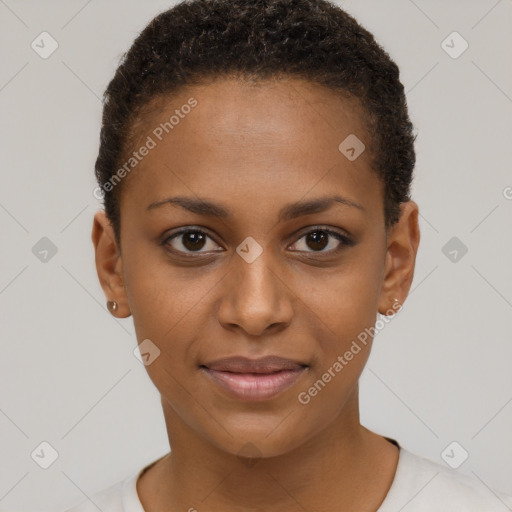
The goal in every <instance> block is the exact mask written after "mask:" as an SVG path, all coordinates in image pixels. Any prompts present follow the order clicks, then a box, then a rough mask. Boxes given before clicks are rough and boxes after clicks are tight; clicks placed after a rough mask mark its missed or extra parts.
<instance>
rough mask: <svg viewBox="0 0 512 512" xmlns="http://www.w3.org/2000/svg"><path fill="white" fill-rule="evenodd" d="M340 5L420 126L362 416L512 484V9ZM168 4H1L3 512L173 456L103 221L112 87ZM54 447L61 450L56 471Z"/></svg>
mask: <svg viewBox="0 0 512 512" xmlns="http://www.w3.org/2000/svg"><path fill="white" fill-rule="evenodd" d="M339 4H340V5H341V6H342V7H344V8H345V9H346V10H347V11H348V12H349V13H351V14H353V15H354V16H355V17H356V18H357V19H358V20H359V21H360V22H361V23H362V24H363V25H364V26H365V27H366V28H367V29H369V30H370V31H371V32H373V33H374V34H375V36H376V38H377V40H378V41H379V42H380V43H381V44H382V45H383V46H384V48H385V49H386V50H387V51H388V52H389V53H390V55H391V57H392V58H393V59H394V60H395V61H396V62H397V64H398V65H399V67H400V69H401V79H402V81H403V83H404V85H405V88H406V91H407V98H408V104H409V110H410V116H411V118H412V121H413V123H414V125H415V127H416V130H417V133H418V138H417V144H416V150H417V166H416V178H415V181H414V185H413V199H415V200H416V202H417V203H418V204H419V206H420V213H421V218H420V227H421V233H422V239H421V244H420V250H419V254H418V258H417V266H416V273H415V278H414V282H413V286H412V290H411V293H410V295H409V297H408V299H407V301H406V303H405V305H404V308H403V310H402V311H401V313H400V314H399V315H398V316H397V317H396V318H395V319H394V320H393V321H392V322H391V323H389V324H388V325H387V326H386V327H385V329H383V330H382V331H381V332H379V334H378V335H377V337H376V339H375V343H374V349H373V352H372V355H371V357H370V360H369V362H368V365H367V367H366V369H365V371H364V374H363V376H362V378H361V416H362V423H363V424H364V425H365V426H367V427H368V428H370V429H372V430H374V431H375V432H378V433H380V434H382V435H387V436H390V437H393V438H395V439H397V440H398V441H399V442H400V443H401V444H402V446H403V447H405V448H407V449H409V450H411V451H413V452H414V453H417V454H419V455H423V456H424V457H427V458H429V459H431V460H434V461H436V462H437V463H439V464H443V465H444V464H446V462H445V460H444V459H443V457H442V454H443V452H444V451H445V449H446V448H447V447H448V446H449V445H450V444H451V443H452V442H454V441H455V442H456V443H457V444H456V445H452V448H453V446H455V451H454V452H449V453H454V454H455V456H456V457H459V458H460V457H461V456H462V455H463V454H464V453H465V452H467V453H468V458H467V460H466V461H465V462H464V463H463V464H461V465H460V467H459V468H458V469H457V471H460V472H464V473H474V474H475V475H476V476H477V477H478V478H479V479H480V481H481V482H482V485H486V486H489V487H490V488H494V489H499V490H501V491H504V492H507V493H509V494H512V479H511V477H510V475H512V439H511V437H512V403H511V402H512V372H511V370H510V368H511V362H512V339H511V332H512V329H511V327H512V287H511V283H512V266H511V264H510V262H511V261H512V232H511V222H510V221H511V219H512V217H511V211H512V200H511V199H510V198H511V197H512V189H511V188H510V187H511V186H512V176H511V174H510V169H511V168H512V167H511V165H512V162H511V160H512V158H511V157H512V155H511V152H510V146H511V140H512V137H511V135H512V134H511V115H510V114H511V103H512V99H511V98H512V88H511V66H512V58H511V53H512V52H511V49H512V44H511V34H512V31H511V20H512V16H511V14H512V13H511V9H512V2H511V0H500V1H496V0H479V1H476V0H473V1H469V0H458V1H454V0H451V1H449V2H446V1H444V0H443V1H441V0H436V1H433V0H429V1H426V0H416V1H415V2H412V1H409V0H393V1H377V0H371V1H370V0H364V1H363V0H357V1H356V0H352V1H345V2H342V3H341V2H339ZM170 5H172V2H169V1H163V0H153V1H144V2H142V1H127V0H124V1H113V0H108V1H105V0H104V1H100V0H90V1H86V0H76V1H75V0H66V1H63V0H62V1H45V2H40V1H35V0H33V1H28V0H1V1H0V38H1V42H0V58H1V60H0V62H1V64H0V113H1V128H0V129H1V132H0V141H1V153H0V156H1V172H2V180H1V183H2V187H1V188H0V226H1V247H2V250H1V253H0V262H1V271H0V315H1V316H0V329H1V348H2V351H1V353H2V356H1V357H0V463H1V467H0V509H1V510H6V511H11V512H18V511H20V512H21V511H23V512H26V511H29V510H33V511H44V510H48V511H49V510H55V511H56V510H63V509H65V508H67V507H68V506H71V505H72V504H74V503H76V502H78V501H80V500H82V499H84V498H85V496H88V495H91V494H92V493H93V492H95V491H98V490H100V489H103V488H105V487H106V486H109V485H111V484H113V483H115V482H117V481H119V480H121V479H123V478H125V477H127V476H128V475H130V474H132V473H133V472H135V471H137V470H138V469H140V468H141V467H142V466H143V465H145V464H147V463H149V462H151V461H153V460H155V459H156V458H157V457H159V456H161V455H162V454H164V453H166V452H167V450H168V448H169V446H168V441H167V437H166V431H165V426H164V420H163V415H162V412H161V406H160V397H159V394H158V393H157V391H156V389H155V388H154V387H153V384H152V383H151V381H150V380H149V377H148V376H147V373H146V370H145V368H144V366H143V365H142V364H141V363H140V362H139V361H138V360H137V359H136V358H135V357H134V354H133V350H134V348H135V347H136V344H137V341H136V339H135V336H134V330H133V325H132V320H131V318H129V319H125V320H121V321H119V320H116V319H114V318H113V317H112V316H111V315H110V314H109V313H108V312H107V310H106V308H105V302H104V296H103V292H102V290H101V288H100V285H99V283H98V280H97V277H96V270H95V267H94V255H93V246H92V243H91V239H90V232H91V226H92V218H93V214H94V212H95V211H96V210H97V209H98V208H100V203H99V201H98V200H97V199H95V197H94V196H93V194H92V191H93V189H94V187H95V186H96V184H95V181H94V174H93V169H94V162H95V159H96V156H97V151H98V141H99V130H100V119H101V117H100V116H101V111H102V105H101V96H102V94H103V91H104V89H105V87H106V85H107V84H108V82H109V80H110V79H111V77H112V76H113V73H114V71H115V68H116V67H117V65H118V63H119V58H120V56H121V54H122V53H123V52H124V51H125V50H127V49H128V47H129V46H130V45H131V43H132V42H133V40H134V38H135V37H136V36H137V34H138V33H139V32H140V31H141V30H142V29H143V28H144V27H145V26H146V24H147V23H148V22H149V21H150V20H151V19H152V18H153V17H154V16H155V15H156V14H158V13H159V12H161V11H162V10H164V9H166V8H168V7H169V6H170ZM43 31H46V32H48V33H49V34H50V35H51V37H52V38H53V39H54V40H55V41H56V42H57V44H58V48H57V49H56V51H54V53H52V54H51V55H50V56H49V57H48V58H46V59H43V58H42V57H41V56H40V54H39V53H37V52H36V51H35V50H34V49H33V48H32V46H31V44H32V42H33V41H34V40H36V42H37V41H38V39H37V38H38V37H39V35H40V34H41V32H43ZM454 31H456V32H458V34H460V37H459V36H458V35H455V36H454V35H453V32H454ZM45 37H47V36H45ZM454 37H455V38H456V39H453V38H454ZM446 38H448V39H447V41H448V44H449V47H452V49H451V52H452V55H449V53H447V51H445V48H446V43H445V47H443V41H445V40H446ZM461 38H463V39H461ZM48 41H49V40H48ZM451 41H454V42H451ZM464 41H466V42H467V44H468V48H467V49H466V51H464V53H462V54H461V55H460V56H458V57H457V58H454V57H453V53H454V52H455V51H456V50H457V49H459V50H460V49H461V48H462V46H461V45H464V44H465V43H464ZM46 48H47V49H48V48H49V46H46ZM454 237H455V238H454ZM41 239H42V240H41ZM446 244H448V245H446ZM454 250H455V251H457V252H456V253H454V252H453V251H454ZM44 251H47V252H46V253H45V252H44ZM466 251H467V252H466ZM455 256H456V257H455ZM454 258H455V261H454ZM41 443H49V445H50V446H51V447H52V448H50V446H49V445H47V444H43V445H41ZM452 448H450V449H452ZM41 450H43V451H45V453H46V454H47V455H48V454H51V453H53V452H52V450H55V452H57V454H58V456H57V459H56V460H55V462H54V463H53V464H52V465H51V466H50V467H48V468H47V469H43V468H42V467H40V464H39V463H38V462H37V456H36V455H34V454H37V453H41ZM489 492H491V491H489Z"/></svg>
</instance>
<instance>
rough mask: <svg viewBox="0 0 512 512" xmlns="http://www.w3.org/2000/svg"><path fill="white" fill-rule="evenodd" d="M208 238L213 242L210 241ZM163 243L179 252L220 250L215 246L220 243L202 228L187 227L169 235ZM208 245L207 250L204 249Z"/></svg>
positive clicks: (190, 252)
mask: <svg viewBox="0 0 512 512" xmlns="http://www.w3.org/2000/svg"><path fill="white" fill-rule="evenodd" d="M208 240H210V241H211V243H210V244H209V243H208ZM162 244H163V245H166V246H169V247H170V248H171V250H172V251H174V252H178V253H185V254H192V253H199V254H201V253H205V252H219V251H215V246H217V247H219V245H218V244H217V243H216V242H215V241H214V240H213V239H212V238H211V237H210V235H208V233H206V232H205V231H202V230H201V229H191V228H186V229H182V230H180V231H177V232H176V233H173V234H172V235H171V236H168V237H167V238H166V239H165V240H164V241H163V242H162ZM205 247H206V250H205V251H202V249H204V248H205Z"/></svg>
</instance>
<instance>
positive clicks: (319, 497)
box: [138, 390, 398, 512]
mask: <svg viewBox="0 0 512 512" xmlns="http://www.w3.org/2000/svg"><path fill="white" fill-rule="evenodd" d="M163 405H164V415H165V420H166V425H167V430H168V435H169V440H170V445H171V448H172V452H171V454H169V456H167V457H165V458H164V459H162V460H160V461H159V462H158V463H157V464H156V465H155V469H154V471H153V476H152V478H151V479H148V478H147V477H146V481H148V480H151V481H152V483H149V482H147V483H146V484H144V485H142V484H143V482H142V478H143V477H141V479H140V481H139V484H140V485H138V491H139V496H140V498H141V501H142V503H143V506H144V508H145V510H147V511H148V512H159V511H160V510H165V509H167V510H192V511H193V510H194V509H196V510H198V511H201V510H208V511H211V512H215V511H221V510H222V511H225V510H265V511H266V512H273V511H278V510H279V512H296V511H304V510H337V511H340V512H343V511H349V510H361V511H363V510H365V511H366V510H368V511H376V510H377V509H378V507H379V505H380V504H381V503H382V501H383V499H384V497H385V495H386V494H387V491H388V490H389V487H390V485H391V483H392V480H393V476H394V472H395V469H396V464H397V461H398V450H397V448H396V447H395V446H393V445H392V444H391V443H389V442H387V441H386V440H384V439H383V438H382V437H380V436H378V435H376V434H374V433H372V432H370V431H369V430H367V429H366V428H364V427H362V426H361V425H360V423H359V408H358V400H357V390H356V391H355V393H354V396H353V397H352V398H351V399H349V400H348V401H347V403H346V404H345V406H344V407H343V411H342V412H340V414H339V415H338V417H337V418H336V420H335V421H333V422H332V423H331V424H329V425H327V426H326V427H325V428H324V429H323V430H321V431H320V432H317V433H316V434H315V435H313V436H312V437H311V438H310V439H308V440H307V441H305V442H304V443H303V444H301V445H300V446H298V447H297V448H296V449H294V450H291V451H288V452H287V453H285V454H282V455H278V456H274V457H266V458H253V459H250V458H242V457H239V456H237V455H234V454H231V453H228V452H227V451H225V450H222V449H220V448H218V447H216V446H215V445H213V444H212V443H210V442H208V440H206V439H204V438H202V437H200V436H198V435H197V434H196V433H195V432H194V431H192V430H191V429H190V428H189V427H188V426H187V425H186V424H184V423H183V422H182V420H181V418H180V417H179V416H178V415H177V414H176V412H175V411H174V410H173V409H172V408H171V407H170V406H169V404H164V402H163ZM159 465H160V466H159ZM157 466H159V467H158V469H157ZM152 469H153V468H152ZM150 471H151V470H148V472H147V473H146V474H145V475H147V474H148V473H149V472H150Z"/></svg>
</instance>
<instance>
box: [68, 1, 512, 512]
mask: <svg viewBox="0 0 512 512" xmlns="http://www.w3.org/2000/svg"><path fill="white" fill-rule="evenodd" d="M414 164H415V152H414V135H413V126H412V124H411V122H410V119H409V116H408V112H407V106H406V99H405V95H404V89H403V86H402V84H401V82H400V80H399V71H398V68H397V66H396V64H395V63H394V62H393V61H392V60H391V59H390V57H389V56H388V54H387V53H386V52H385V51H384V50H383V49H382V48H381V47H380V46H379V45H378V44H377V43H376V42H375V40H374V38H373V36H372V35H371V34H370V33H369V32H368V31H366V30H365V29H364V28H362V27H361V26H360V25H359V24H358V23H357V22H356V20H354V19H353V18H352V17H351V16H349V15H348V14H347V13H345V12H344V11H342V10H341V9H339V8H338V7H336V6H335V5H333V4H331V3H328V2H326V1H323V0H266V1H263V0H259V1H258V0H256V1H254V0H235V1H229V0H213V1H212V0H210V1H209V0H193V1H190V2H184V3H180V4H178V5H176V6H174V7H173V8H171V9H169V10H168V11H166V12H163V13H162V14H160V15H158V16H157V17H156V18H155V19H154V20H152V21H151V23H150V24H149V25H148V26H147V27H146V28H145V29H144V31H143V32H142V33H141V34H140V35H139V36H138V37H137V39H136V40H135V42H134V43H133V45H132V47H131V48H130V50H129V51H128V52H127V53H126V54H125V55H124V57H123V60H122V62H121V64H120V66H119V68H118V69H117V72H116V74H115V76H114V78H113V79H112V81H111V82H110V84H109V85H108V88H107V90H106V93H105V104H104V113H103V124H102V129H101V146H100V150H99V155H98V158H97V162H96V176H97V179H98V189H97V193H98V195H99V196H101V197H104V205H105V210H104V211H100V212H98V213H97V214H96V216H95V219H94V226H93V232H92V239H93V243H94V246H95V251H96V266H97V270H98V276H99V279H100V282H101V285H102V287H103V290H104V292H105V296H106V299H107V305H108V308H109V310H110V312H111V313H112V314H113V315H114V316H116V317H118V318H125V317H128V316H130V315H133V321H134V325H135V330H136V334H137V339H138V342H139V344H140V345H139V347H140V353H141V360H142V361H143V362H144V364H145V365H146V369H147V371H148V374H149V377H150V378H151V380H152V382H153V383H154V385H155V386H156V387H157V389H158V391H159V392H160V394H161V399H162V407H163V412H164V416H165V421H166V427H167V432H168V437H169V443H170V447H171V451H170V453H169V454H167V455H166V456H164V457H162V458H160V459H158V460H156V461H154V462H153V463H151V464H150V465H148V466H146V467H144V468H142V469H141V470H140V471H138V472H137V474H134V475H131V476H130V477H129V478H127V479H126V480H124V481H122V482H119V483H117V484H116V485H114V486H112V487H110V488H108V489H105V490H104V491H102V492H101V493H97V494H96V495H94V496H92V497H91V501H89V500H86V501H85V502H84V503H83V504H81V505H79V506H78V507H76V508H73V509H71V511H72V512H86V511H89V510H97V509H98V508H100V509H101V510H102V511H103V512H113V511H132V512H135V511H137V512H141V511H146V512H160V511H179V510H183V511H185V510H188V511H194V510H197V511H208V512H216V511H246V510H247V511H248V510H251V511H256V510H264V511H266V512H272V511H274V510H276V511H277V510H279V511H280V512H283V511H290V512H292V511H293V512H295V511H305V510H306V511H313V510H315V511H340V512H341V511H367V512H375V511H379V512H392V511H393V512H394V511H398V510H401V509H402V508H404V507H405V506H407V510H414V511H423V510H429V511H433V510H436V511H438V510H447V511H448V510H450V511H453V510H467V511H482V510H486V511H491V510H496V511H498V510H503V504H508V506H511V505H512V498H510V497H507V496H503V495H501V494H497V493H496V494H492V493H490V492H489V490H488V489H485V488H484V487H483V486H482V485H481V484H480V483H479V482H478V481H477V480H476V479H473V478H471V477H469V476H463V475H461V474H459V473H456V472H454V471H451V470H448V469H447V468H445V467H442V466H440V465H437V464H435V463H433V462H430V461H428V460H426V459H423V458H421V457H419V456H417V455H415V454H412V453H411V452H408V451H407V450H405V449H403V448H402V447H401V446H400V445H399V443H398V442H397V441H395V440H393V439H389V438H385V437H383V436H380V435H378V434H376V433H374V432H371V431H370V430H368V429H366V428H365V427H364V426H362V425H361V424H360V421H359V406H358V379H359V377H360V375H361V372H362V370H363V368H364V366H365V363H366V361H367V359H368V356H369V353H370V349H371V345H372V339H373V334H374V332H375V329H374V326H375V321H376V315H377V312H378V313H381V314H382V315H385V318H387V317H392V316H393V315H395V314H396V312H397V311H399V309H400V307H401V304H403V302H404V301H405V299H406V297H407V294H408V292H409V289H410V286H411V282H412V279H413V275H414V266H415V259H416V253H417V249H418V245H419V239H420V234H419V228H418V206H417V204H416V203H415V202H414V201H412V200H411V197H410V186H411V181H412V177H413V169H414Z"/></svg>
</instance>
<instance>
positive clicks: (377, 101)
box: [95, 0, 416, 243]
mask: <svg viewBox="0 0 512 512" xmlns="http://www.w3.org/2000/svg"><path fill="white" fill-rule="evenodd" d="M230 75H231V76H237V77H241V78H247V79H250V80H255V79H258V80H259V79H261V80H265V79H271V78H276V77H280V76H285V77H286V76H291V77H296V78H301V79H304V80H308V81H311V82H315V83H318V84H321V85H324V86H326V87H328V88H329V89H331V90H333V91H337V92H338V93H339V94H342V95H345V96H346V95H347V94H349V95H351V96H353V97H355V98H357V99H358V100H359V102H360V104H361V106H362V108H363V114H364V120H365V123H366V125H367V128H368V133H369V134H370V137H371V141H370V142H371V147H372V155H373V157H372V168H373V169H374V170H375V172H376V173H377V175H378V176H379V178H380V179H381V180H382V182H383V184H384V198H383V200H384V218H385V221H386V227H389V226H392V225H393V224H394V223H396V221H397V220H398V219H399V215H400V203H401V202H404V201H408V200H410V196H409V194H410V185H411V181H412V175H413V169H414V165H415V160H416V157H415V152H414V140H415V136H414V135H413V126H412V124H411V122H410V120H409V116H408V112H407V104H406V98H405V93H404V87H403V85H402V83H401V82H400V80H399V69H398V67H397V65H396V64H395V63H394V62H393V61H392V60H391V58H390V57H389V55H388V54H387V53H386V51H385V50H384V49H383V48H382V47H381V46H380V45H379V44H378V43H377V42H376V41H375V39H374V37H373V35H372V34H371V33H370V32H368V31H367V30H366V29H364V28H363V27H361V25H359V23H358V22H357V21H356V20H355V19H354V18H353V17H352V16H350V15H349V14H347V13H346V12H345V11H343V10H342V9H340V8H339V7H338V6H336V5H335V4H333V3H331V2H329V1H326V0H185V1H182V2H180V3H178V4H176V5H174V6H173V7H172V8H171V9H169V10H167V11H165V12H162V13H161V14H159V15H158V16H156V17H155V18H154V19H153V20H152V21H151V22H150V23H149V24H148V25H147V26H146V27H145V28H144V30H143V31H142V32H141V33H140V34H139V36H138V37H137V38H136V39H135V41H134V43H133V44H132V46H131V48H130V49H129V50H128V51H127V52H126V53H125V54H124V55H123V56H122V59H121V62H120V65H119V67H118V68H117V70H116V73H115V76H114V78H113V79H112V80H111V81H110V83H109V84H108V87H107V89H106V91H105V93H104V108H103V120H102V126H101V136H100V149H99V154H98V157H97V160H96V169H95V170H96V177H97V180H98V184H99V187H100V188H101V190H102V197H103V200H104V207H105V210H106V214H107V216H108V218H109V220H110V222H111V223H112V226H113V228H114V232H115V235H116V239H117V242H118V243H120V207H119V197H120V195H119V194H120V190H121V188H122V187H121V185H122V184H121V183H119V184H117V185H116V186H114V187H108V186H107V187H106V186H105V185H106V184H107V183H108V182H109V180H111V179H112V176H113V175H114V173H116V171H117V169H118V166H119V165H121V164H122V161H123V155H125V154H126V150H127V148H128V147H129V144H130V140H131V139H130V133H131V131H132V129H133V127H134V125H135V122H136V121H137V119H138V115H139V114H140V113H141V108H142V107H144V106H145V105H147V104H148V102H149V101H150V100H153V99H155V98H158V97H161V96H162V95H165V94H169V93H174V92H177V91H178V90H179V89H180V88H182V87H184V86H187V85H191V84H199V83H202V82H204V80H206V79H209V78H215V77H222V76H230ZM340 142H341V141H340Z"/></svg>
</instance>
